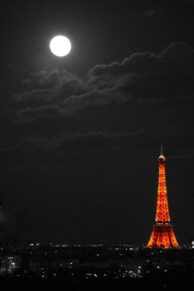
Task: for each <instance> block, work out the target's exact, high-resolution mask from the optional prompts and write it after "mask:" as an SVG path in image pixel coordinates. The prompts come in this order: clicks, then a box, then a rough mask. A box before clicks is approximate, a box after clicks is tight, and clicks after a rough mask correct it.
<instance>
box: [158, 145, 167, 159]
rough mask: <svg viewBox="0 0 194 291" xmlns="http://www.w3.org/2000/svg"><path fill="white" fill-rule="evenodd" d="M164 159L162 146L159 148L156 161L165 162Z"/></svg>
mask: <svg viewBox="0 0 194 291" xmlns="http://www.w3.org/2000/svg"><path fill="white" fill-rule="evenodd" d="M165 160H166V158H165V156H164V155H163V146H162V145H161V148H160V155H159V157H158V161H159V162H165Z"/></svg>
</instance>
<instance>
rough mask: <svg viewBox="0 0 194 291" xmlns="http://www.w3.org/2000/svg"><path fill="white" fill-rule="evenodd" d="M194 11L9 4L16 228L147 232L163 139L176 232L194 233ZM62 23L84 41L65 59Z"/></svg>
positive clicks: (175, 5)
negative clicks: (56, 41)
mask: <svg viewBox="0 0 194 291" xmlns="http://www.w3.org/2000/svg"><path fill="white" fill-rule="evenodd" d="M16 2H17V4H16ZM193 15H194V1H192V0H185V1H183V0H182V1H178V0H177V1H176V0H174V1H170V0H168V1H167V0H166V1H164V0H163V1H151V0H150V1H140V0H128V1H126V0H120V1H114V0H112V1H109V0H106V1H100V0H98V1H97V0H84V1H81V0H72V1H71V0H69V1H68V0H67V1H65V0H63V1H9V0H7V1H6V3H4V4H2V7H1V66H0V76H1V78H0V86H1V88H0V192H1V195H0V200H1V205H0V211H1V215H0V219H1V224H2V225H3V237H4V239H19V240H21V241H29V240H40V241H48V240H52V241H59V242H62V241H63V242H75V243H77V242H80V243H88V242H89V243H92V242H102V243H118V242H128V243H134V244H135V243H136V244H143V243H146V241H147V239H148V238H149V234H150V231H151V228H152V224H153V221H154V211H155V203H156V193H157V174H158V168H157V167H158V164H157V157H158V154H159V151H160V144H161V143H162V144H163V146H164V153H165V155H166V157H167V182H168V194H169V204H170V210H171V216H172V220H173V223H174V228H175V232H176V234H177V238H178V240H179V241H180V242H182V243H187V242H189V240H190V239H191V238H192V237H193V236H194V232H193V221H194V182H193V181H194V178H193V177H194V173H193V162H194V150H193V144H194V139H193V137H194V128H193V125H194V123H193V122H194V117H193V110H194V33H193V27H194V25H193V24H194V23H193V22H194V20H193ZM56 34H65V35H66V36H68V37H69V38H70V40H71V41H72V51H71V53H70V54H69V55H68V56H66V57H64V58H57V57H56V56H54V55H52V54H51V52H50V50H49V41H50V39H51V38H52V37H53V36H54V35H56Z"/></svg>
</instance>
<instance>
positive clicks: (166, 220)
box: [147, 148, 179, 248]
mask: <svg viewBox="0 0 194 291" xmlns="http://www.w3.org/2000/svg"><path fill="white" fill-rule="evenodd" d="M165 161H166V159H165V157H164V155H163V152H162V148H161V153H160V156H159V158H158V162H159V176H158V193H157V205H156V215H155V224H154V226H153V229H152V233H151V236H150V239H149V241H148V243H147V247H149V248H177V247H178V246H179V245H178V242H177V240H176V237H175V234H174V231H173V227H172V225H171V219H170V213H169V207H168V196H167V187H166V170H165Z"/></svg>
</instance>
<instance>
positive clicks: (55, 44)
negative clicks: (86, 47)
mask: <svg viewBox="0 0 194 291" xmlns="http://www.w3.org/2000/svg"><path fill="white" fill-rule="evenodd" d="M50 50H51V52H52V53H53V54H54V55H55V56H57V57H64V56H66V55H68V54H69V53H70V51H71V42H70V40H69V39H68V38H67V37H66V36H64V35H56V36H55V37H53V38H52V39H51V41H50Z"/></svg>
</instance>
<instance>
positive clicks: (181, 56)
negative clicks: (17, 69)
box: [13, 43, 194, 122]
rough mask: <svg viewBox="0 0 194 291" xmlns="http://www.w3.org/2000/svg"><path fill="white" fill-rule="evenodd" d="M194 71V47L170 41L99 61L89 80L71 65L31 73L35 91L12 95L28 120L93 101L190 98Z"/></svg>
mask: <svg viewBox="0 0 194 291" xmlns="http://www.w3.org/2000/svg"><path fill="white" fill-rule="evenodd" d="M193 74H194V50H193V48H192V47H191V46H189V45H188V44H185V43H171V44H170V45H169V46H168V47H166V48H165V49H164V50H163V51H162V52H160V53H153V52H138V53H134V54H132V55H131V56H129V57H127V58H125V59H123V60H122V61H121V62H118V61H117V62H113V63H111V64H107V65H105V64H103V65H96V66H95V67H94V68H92V69H91V70H90V71H89V73H88V79H87V80H86V82H84V81H83V80H81V79H80V78H79V77H77V76H76V75H74V74H72V73H70V72H68V71H67V70H59V69H55V70H53V71H51V72H49V73H46V72H45V71H42V72H39V73H37V74H33V76H32V77H31V79H30V80H31V81H30V82H31V86H32V84H33V86H34V88H33V89H32V90H31V91H27V92H24V93H19V94H15V95H14V96H13V100H14V106H13V107H15V113H14V114H13V119H14V118H15V119H16V120H17V122H20V121H21V122H27V121H28V122H29V121H33V120H37V119H38V118H45V117H49V116H50V117H61V116H71V115H72V114H74V113H76V112H79V111H80V110H83V109H84V108H86V107H88V106H93V107H96V106H97V107H99V106H106V105H108V104H112V102H116V103H126V102H128V101H130V102H133V103H135V102H148V103H149V102H166V101H167V102H169V101H170V100H176V101H177V100H183V99H184V100H185V102H187V99H189V102H190V101H191V100H192V98H193V94H194V82H193ZM27 80H28V79H27ZM30 82H29V83H30ZM172 102H174V101H172Z"/></svg>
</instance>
